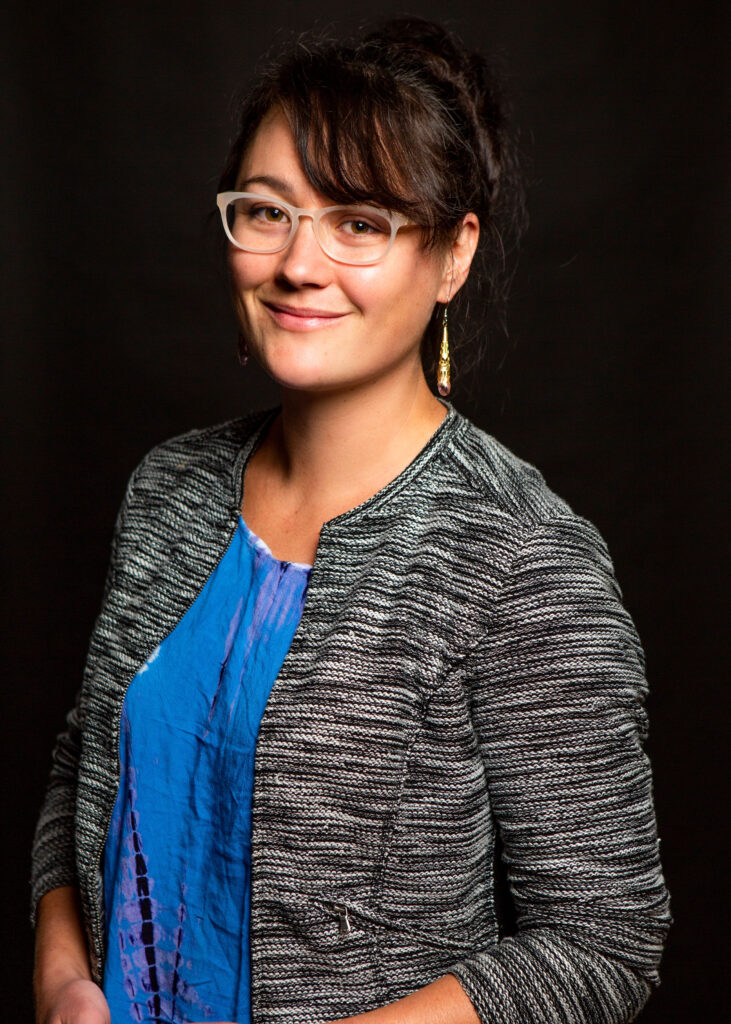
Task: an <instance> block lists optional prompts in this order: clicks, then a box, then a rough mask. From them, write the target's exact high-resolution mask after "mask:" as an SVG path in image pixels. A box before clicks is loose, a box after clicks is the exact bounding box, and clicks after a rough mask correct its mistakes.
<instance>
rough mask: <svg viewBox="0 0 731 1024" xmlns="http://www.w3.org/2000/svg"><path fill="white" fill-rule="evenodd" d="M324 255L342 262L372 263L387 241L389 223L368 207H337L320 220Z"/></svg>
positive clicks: (384, 249)
mask: <svg viewBox="0 0 731 1024" xmlns="http://www.w3.org/2000/svg"><path fill="white" fill-rule="evenodd" d="M320 241H321V243H322V247H323V249H324V250H325V252H326V253H327V254H328V255H329V256H332V258H333V259H335V260H342V261H343V262H344V263H375V262H376V261H377V260H379V259H381V257H382V256H384V255H385V254H386V251H387V250H388V247H389V245H390V242H391V221H390V220H389V219H388V216H387V214H385V213H384V212H383V211H382V210H376V209H374V208H373V207H372V206H339V207H337V209H334V210H330V211H329V212H328V213H326V214H325V216H324V217H323V218H322V220H321V221H320Z"/></svg>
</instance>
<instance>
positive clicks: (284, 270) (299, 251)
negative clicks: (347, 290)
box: [278, 216, 333, 287]
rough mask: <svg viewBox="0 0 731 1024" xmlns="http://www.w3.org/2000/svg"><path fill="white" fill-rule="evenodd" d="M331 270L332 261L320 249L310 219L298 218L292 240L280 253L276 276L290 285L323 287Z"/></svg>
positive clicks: (329, 277) (330, 275)
mask: <svg viewBox="0 0 731 1024" xmlns="http://www.w3.org/2000/svg"><path fill="white" fill-rule="evenodd" d="M332 269H333V261H332V260H331V259H330V257H329V256H326V255H325V253H324V252H323V251H322V248H321V247H320V243H319V242H318V240H317V236H316V235H315V224H314V221H313V220H312V217H307V216H302V217H300V221H299V224H298V225H297V230H296V231H295V233H294V238H293V239H292V241H291V242H290V243H289V245H288V246H287V248H286V249H284V250H283V251H282V253H281V259H280V262H279V267H278V274H279V275H280V276H281V277H283V278H285V279H286V280H287V281H289V282H290V283H291V284H296V285H299V286H302V285H308V284H309V285H316V286H318V287H324V285H326V284H328V283H329V281H330V279H331V277H332Z"/></svg>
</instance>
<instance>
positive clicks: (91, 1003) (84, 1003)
mask: <svg viewBox="0 0 731 1024" xmlns="http://www.w3.org/2000/svg"><path fill="white" fill-rule="evenodd" d="M38 1011H39V1012H38V1016H37V1018H36V1019H37V1021H38V1024H111V1019H112V1018H111V1014H110V1012H109V1006H108V1005H107V1001H106V999H105V998H104V993H103V992H102V990H101V989H100V988H99V986H98V985H95V984H94V982H93V981H89V980H88V979H87V978H74V979H73V980H71V981H68V982H66V984H65V985H62V986H61V988H60V989H59V990H58V991H56V992H55V993H54V994H53V995H52V996H51V997H50V999H49V1000H48V1002H47V1004H46V1006H45V1007H42V1006H40V1005H39V1007H38Z"/></svg>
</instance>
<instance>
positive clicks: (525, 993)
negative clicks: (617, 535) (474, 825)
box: [338, 514, 670, 1024]
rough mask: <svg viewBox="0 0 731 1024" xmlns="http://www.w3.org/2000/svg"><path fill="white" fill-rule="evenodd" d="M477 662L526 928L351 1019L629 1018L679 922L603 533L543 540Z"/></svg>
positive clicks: (489, 762) (543, 534)
mask: <svg viewBox="0 0 731 1024" xmlns="http://www.w3.org/2000/svg"><path fill="white" fill-rule="evenodd" d="M466 668H467V682H468V685H469V687H470V694H471V701H472V717H473V721H474V724H475V731H476V736H477V740H478V742H479V744H480V748H481V751H482V755H483V761H484V764H485V773H486V780H487V784H488V788H489V793H490V800H491V805H492V809H493V812H494V814H495V817H496V820H497V823H498V826H499V828H500V832H501V835H502V840H503V845H504V855H503V856H504V860H505V862H506V866H507V870H508V877H509V882H510V888H511V892H512V895H513V898H514V901H515V905H516V911H517V918H518V934H517V935H515V936H510V937H507V938H505V939H503V940H502V941H501V942H499V943H497V944H496V945H495V946H492V947H489V948H486V949H485V950H482V951H479V952H477V953H475V954H474V955H472V956H470V957H466V958H464V959H463V960H461V961H460V962H458V963H455V964H454V965H453V968H450V974H448V975H447V976H445V977H442V978H440V979H439V980H438V981H435V982H434V983H432V984H431V985H427V986H426V987H425V988H423V989H420V990H419V991H418V992H414V993H412V994H411V995H409V996H407V997H406V998H405V999H401V1000H399V1001H398V1002H395V1003H392V1004H390V1005H389V1006H384V1007H382V1008H380V1009H378V1010H374V1011H371V1012H369V1013H365V1014H361V1015H358V1016H356V1017H352V1018H348V1020H349V1022H350V1024H352V1022H358V1024H412V1022H414V1024H416V1022H417V1021H418V1022H419V1024H475V1022H476V1021H480V1022H481V1024H574V1022H577V1021H593V1022H596V1024H599V1022H602V1024H627V1022H628V1021H631V1020H633V1019H634V1018H635V1017H636V1015H637V1014H638V1013H639V1011H640V1009H641V1008H642V1006H643V1005H644V1003H645V1001H646V999H647V997H648V995H649V993H650V990H651V987H652V985H654V984H657V981H658V974H657V968H658V964H659V961H660V955H661V951H662V946H663V940H664V937H665V933H666V931H667V929H668V927H669V924H670V913H669V902H668V894H667V890H666V888H665V885H664V880H663V876H662V872H661V867H660V861H659V855H658V839H657V834H656V826H655V817H654V811H653V803H652V781H651V775H650V766H649V762H648V760H647V757H646V756H645V754H644V752H643V749H642V742H643V740H644V738H645V734H646V718H645V713H644V708H643V702H644V698H645V694H646V690H647V684H646V682H645V676H644V655H643V652H642V648H641V646H640V643H639V640H638V638H637V634H636V632H635V629H634V626H633V624H632V620H631V618H630V616H629V615H628V614H627V612H626V610H625V609H624V607H623V606H622V603H621V594H620V591H619V588H618V586H617V584H616V581H615V579H614V574H613V569H612V565H611V561H610V559H609V555H608V553H607V551H606V547H605V545H604V543H603V541H602V539H601V537H600V536H599V534H598V533H597V531H596V530H595V528H594V527H593V526H592V525H591V524H590V523H588V522H587V521H586V520H583V519H581V518H579V517H576V516H572V515H569V514H567V515H565V516H561V517H560V518H557V519H556V520H553V521H551V522H549V523H546V524H540V525H539V526H537V527H535V528H534V529H533V530H532V531H531V533H530V534H529V535H528V536H527V537H526V539H525V541H524V544H523V545H522V548H521V550H520V551H519V552H518V553H517V555H516V558H515V561H514V565H513V567H512V571H511V573H510V575H509V578H508V579H507V580H506V581H505V585H504V589H503V592H502V594H501V598H500V602H499V606H498V609H497V614H496V617H495V620H494V621H493V622H492V624H491V628H490V630H489V635H488V636H486V637H485V639H484V641H482V642H480V644H479V645H478V647H477V648H475V650H474V651H473V653H472V655H471V656H470V658H469V659H468V663H467V665H466ZM468 997H469V998H468ZM338 1024H340V1022H338Z"/></svg>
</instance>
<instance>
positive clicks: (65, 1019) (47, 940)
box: [33, 885, 110, 1024]
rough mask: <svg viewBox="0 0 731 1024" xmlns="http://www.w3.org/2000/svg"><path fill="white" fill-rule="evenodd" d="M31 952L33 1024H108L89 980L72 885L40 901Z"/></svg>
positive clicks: (103, 1003)
mask: <svg viewBox="0 0 731 1024" xmlns="http://www.w3.org/2000/svg"><path fill="white" fill-rule="evenodd" d="M35 948H36V953H35V971H34V975H33V990H34V995H35V1005H36V1022H37V1024H110V1015H109V1007H108V1006H107V1002H106V999H105V998H104V994H103V992H102V990H101V989H100V988H99V987H98V985H95V984H94V982H93V981H92V980H91V973H90V970H89V957H88V952H87V948H86V939H85V938H84V930H83V927H82V924H81V910H80V907H79V895H78V891H77V890H76V888H75V887H74V886H70V885H66V886H61V887H59V888H57V889H51V890H50V891H49V892H47V893H46V894H45V895H44V896H43V897H42V898H41V899H40V901H39V903H38V910H37V915H36V947H35Z"/></svg>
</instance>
